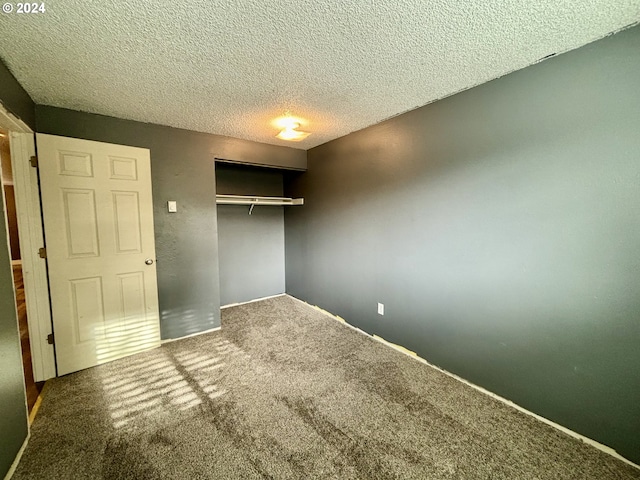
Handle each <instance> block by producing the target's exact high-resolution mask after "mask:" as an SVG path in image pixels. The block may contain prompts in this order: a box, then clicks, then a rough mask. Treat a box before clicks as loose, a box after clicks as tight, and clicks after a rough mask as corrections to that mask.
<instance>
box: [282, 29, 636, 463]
mask: <svg viewBox="0 0 640 480" xmlns="http://www.w3.org/2000/svg"><path fill="white" fill-rule="evenodd" d="M638 79H640V27H635V28H633V29H630V30H627V31H625V32H622V33H619V34H617V35H615V36H611V37H608V38H605V39H602V40H600V41H598V42H596V43H593V44H590V45H587V46H585V47H583V48H580V49H578V50H575V51H572V52H569V53H566V54H563V55H561V56H558V57H556V58H553V59H549V60H547V61H545V62H542V63H540V64H537V65H534V66H531V67H529V68H526V69H524V70H521V71H518V72H515V73H513V74H510V75H507V76H505V77H502V78H500V79H497V80H494V81H492V82H489V83H487V84H484V85H481V86H479V87H476V88H473V89H471V90H468V91H465V92H463V93H460V94H457V95H455V96H452V97H449V98H447V99H444V100H441V101H438V102H435V103H433V104H431V105H428V106H426V107H423V108H420V109H417V110H414V111H412V112H409V113H406V114H404V115H401V116H398V117H396V118H393V119H391V120H388V121H386V122H384V123H381V124H379V125H376V126H373V127H370V128H367V129H365V130H362V131H359V132H356V133H353V134H350V135H348V136H346V137H343V138H341V139H338V140H335V141H332V142H329V143H327V144H324V145H322V146H319V147H317V148H314V149H312V150H310V151H309V152H308V154H309V155H308V171H307V173H305V174H302V175H299V176H297V177H296V178H294V179H293V180H291V182H289V183H288V185H286V186H285V191H286V192H287V194H288V195H291V196H304V197H305V205H304V207H302V208H299V209H289V210H287V211H286V212H285V226H286V232H285V233H286V266H287V270H286V274H287V292H288V293H290V294H292V295H294V296H296V297H298V298H301V299H303V300H306V301H308V302H310V303H312V304H317V305H319V306H320V307H322V308H325V309H327V310H329V311H331V312H333V313H335V314H338V315H340V316H342V317H344V318H345V319H346V320H347V321H348V322H350V323H352V324H355V325H357V326H358V327H360V328H362V329H363V330H365V331H367V332H369V333H376V334H378V335H381V336H382V337H384V338H386V339H388V340H390V341H392V342H396V343H399V344H402V345H404V346H405V347H407V348H409V349H411V350H414V351H416V352H417V353H418V354H419V355H421V356H422V357H424V358H425V359H427V360H428V361H430V362H432V363H434V364H436V365H439V366H441V367H442V368H444V369H446V370H448V371H450V372H453V373H456V374H458V375H460V376H461V377H463V378H465V379H468V380H470V381H471V382H473V383H475V384H477V385H480V386H482V387H485V388H486V389H488V390H490V391H492V392H495V393H497V394H499V395H502V396H503V397H506V398H507V399H510V400H513V401H514V402H516V403H517V404H519V405H521V406H523V407H525V408H527V409H529V410H531V411H533V412H536V413H538V414H540V415H542V416H543V417H546V418H548V419H550V420H553V421H555V422H557V423H560V424H562V425H564V426H566V427H568V428H570V429H572V430H574V431H576V432H579V433H582V434H584V435H586V436H587V437H590V438H593V439H595V440H597V441H599V442H602V443H604V444H605V445H608V446H610V447H613V448H614V449H616V450H617V451H618V452H619V453H621V454H622V455H624V456H626V457H627V458H629V459H630V460H633V461H635V462H637V463H640V435H638V432H640V401H639V399H640V375H639V374H638V372H640V347H639V345H640V295H639V294H638V286H639V285H640V255H639V252H640V94H639V90H638V86H639V83H638V82H639V80H638ZM377 302H382V303H384V304H385V315H384V316H379V315H377V313H376V307H377Z"/></svg>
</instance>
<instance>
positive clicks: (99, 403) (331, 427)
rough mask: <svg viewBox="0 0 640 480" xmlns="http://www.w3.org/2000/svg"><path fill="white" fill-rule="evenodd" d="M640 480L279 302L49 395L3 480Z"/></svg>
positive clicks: (236, 310) (98, 370)
mask: <svg viewBox="0 0 640 480" xmlns="http://www.w3.org/2000/svg"><path fill="white" fill-rule="evenodd" d="M66 478H69V479H72V478H73V479H80V478H87V479H89V478H95V479H113V480H115V479H119V480H122V479H137V480H138V479H178V478H180V479H209V478H210V479H254V478H255V479H297V478H300V479H302V478H304V479H323V478H327V479H329V478H335V479H391V478H394V479H395V478H397V479H494V480H496V479H509V480H513V479H532V480H533V479H537V480H543V479H553V480H557V479H598V480H605V479H640V470H637V469H635V468H633V467H631V466H629V465H627V464H625V463H623V462H621V461H618V460H616V459H615V458H613V457H611V456H609V455H606V454H604V453H602V452H600V451H599V450H597V449H595V448H593V447H590V446H588V445H586V444H583V443H582V442H580V441H578V440H576V439H573V438H571V437H569V436H567V435H565V434H563V433H561V432H559V431H557V430H555V429H554V428H552V427H550V426H548V425H545V424H544V423H541V422H539V421H537V420H535V419H534V418H532V417H530V416H527V415H525V414H523V413H521V412H519V411H517V410H515V409H513V408H511V407H508V406H506V405H504V404H503V403H501V402H498V401H496V400H494V399H492V398H490V397H488V396H486V395H484V394H482V393H480V392H478V391H476V390H474V389H473V388H471V387H469V386H467V385H464V384H462V383H460V382H458V381H457V380H455V379H453V378H451V377H449V376H447V375H445V374H443V373H441V372H439V371H437V370H435V369H433V368H431V367H429V366H427V365H424V364H422V363H420V362H418V361H415V360H413V359H411V358H409V357H407V356H406V355H403V354H401V353H399V352H397V351H395V350H393V349H391V348H389V347H387V346H385V345H382V344H381V343H379V342H376V341H375V340H373V339H371V338H369V337H367V336H364V335H362V334H359V333H357V332H355V331H354V330H352V329H350V328H348V327H346V326H345V325H342V324H341V323H339V322H337V321H334V320H332V319H330V318H329V317H327V316H326V315H324V314H322V313H321V312H319V311H317V310H315V309H313V308H311V307H309V306H307V305H304V304H302V303H301V302H298V301H296V300H294V299H292V298H290V297H286V296H285V297H277V298H272V299H268V300H264V301H260V302H256V303H251V304H246V305H241V306H237V307H232V308H228V309H225V310H223V311H222V330H221V331H218V332H213V333H209V334H205V335H200V336H197V337H192V338H188V339H184V340H180V341H178V342H173V343H168V344H165V345H163V346H162V347H160V348H158V349H156V350H153V351H150V352H146V353H143V354H139V355H136V356H133V357H129V358H126V359H123V360H118V361H115V362H112V363H110V364H107V365H102V366H99V367H95V368H91V369H88V370H84V371H82V372H78V373H75V374H71V375H67V376H65V377H62V378H58V379H54V380H53V381H51V382H49V383H48V385H47V391H46V394H45V398H44V401H43V402H42V406H41V408H40V413H39V414H38V417H37V418H36V421H35V422H34V424H33V426H32V436H31V440H30V441H29V445H28V447H27V449H26V451H25V454H24V456H23V457H22V461H21V462H20V464H19V466H18V469H17V471H16V473H15V475H14V479H16V480H17V479H66Z"/></svg>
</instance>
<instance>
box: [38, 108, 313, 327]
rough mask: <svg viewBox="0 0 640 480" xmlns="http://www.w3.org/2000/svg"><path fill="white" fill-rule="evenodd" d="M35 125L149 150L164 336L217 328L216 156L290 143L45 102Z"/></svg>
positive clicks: (261, 152) (281, 150)
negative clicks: (174, 205)
mask: <svg viewBox="0 0 640 480" xmlns="http://www.w3.org/2000/svg"><path fill="white" fill-rule="evenodd" d="M36 126H37V131H38V132H41V133H48V134H52V135H62V136H67V137H75V138H83V139H87V140H95V141H101V142H109V143H117V144H121V145H131V146H136V147H143V148H148V149H150V151H151V176H152V188H153V203H154V223H155V239H156V253H157V270H158V295H159V302H160V315H161V320H160V323H161V330H162V338H164V339H167V338H177V337H181V336H184V335H188V334H192V333H197V332H200V331H203V330H207V329H210V328H214V327H217V326H219V325H220V315H219V306H220V287H219V281H218V242H217V220H216V203H215V194H216V191H215V167H214V160H213V157H214V155H216V154H217V153H219V152H221V151H222V152H225V153H226V154H228V156H234V157H236V158H243V159H246V158H252V153H251V152H252V151H253V152H254V153H255V157H256V158H258V159H260V158H263V157H264V156H265V155H271V156H272V157H277V156H278V155H279V154H283V155H285V156H288V155H291V153H290V152H289V150H290V149H288V148H286V147H277V146H272V145H264V144H258V143H255V142H249V141H245V140H239V139H230V138H228V137H222V136H219V135H209V134H204V133H197V132H191V131H188V130H180V129H176V128H171V127H165V126H160V125H153V124H148V123H140V122H134V121H130V120H122V119H117V118H113V117H106V116H102V115H94V114H89V113H83V112H77V111H73V110H65V109H61V108H54V107H47V106H40V105H39V106H37V107H36ZM236 153H237V155H236ZM302 153H303V154H304V152H302ZM296 155H297V154H296ZM168 200H175V201H177V202H178V212H177V213H168V212H167V201H168Z"/></svg>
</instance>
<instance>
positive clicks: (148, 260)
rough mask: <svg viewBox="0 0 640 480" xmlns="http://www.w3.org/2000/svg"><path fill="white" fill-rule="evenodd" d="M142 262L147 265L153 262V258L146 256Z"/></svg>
mask: <svg viewBox="0 0 640 480" xmlns="http://www.w3.org/2000/svg"><path fill="white" fill-rule="evenodd" d="M144 263H146V264H147V265H151V264H152V263H153V260H152V259H150V258H147V259H146V260H145V261H144Z"/></svg>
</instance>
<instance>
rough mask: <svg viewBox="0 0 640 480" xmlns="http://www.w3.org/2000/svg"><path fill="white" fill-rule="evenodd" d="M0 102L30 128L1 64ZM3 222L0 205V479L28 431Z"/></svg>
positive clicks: (27, 111) (24, 98)
mask: <svg viewBox="0 0 640 480" xmlns="http://www.w3.org/2000/svg"><path fill="white" fill-rule="evenodd" d="M0 102H1V103H2V104H3V105H4V106H5V108H6V109H7V110H9V111H10V112H12V113H13V114H14V115H16V116H17V117H18V118H21V119H22V120H23V121H24V122H25V123H27V124H29V125H30V126H33V117H34V113H33V112H34V104H33V102H32V101H31V98H29V96H28V95H26V92H24V90H23V89H22V87H20V85H19V84H18V82H17V81H16V79H15V78H13V76H12V75H11V73H9V71H8V70H7V69H6V68H5V66H4V65H3V64H1V63H0ZM5 221H6V220H5V216H4V206H3V205H0V372H1V373H0V412H1V413H0V478H4V476H5V474H6V473H7V471H8V470H9V467H11V464H12V463H13V461H14V459H15V457H16V454H17V453H18V451H19V450H20V447H21V446H22V444H23V443H24V440H25V439H26V438H27V431H28V430H27V428H28V427H27V405H26V397H25V391H24V377H23V375H24V374H23V368H22V351H21V349H20V333H19V331H18V320H17V318H16V304H15V297H14V293H13V273H12V270H11V259H10V258H9V246H8V245H7V231H6V224H5Z"/></svg>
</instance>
